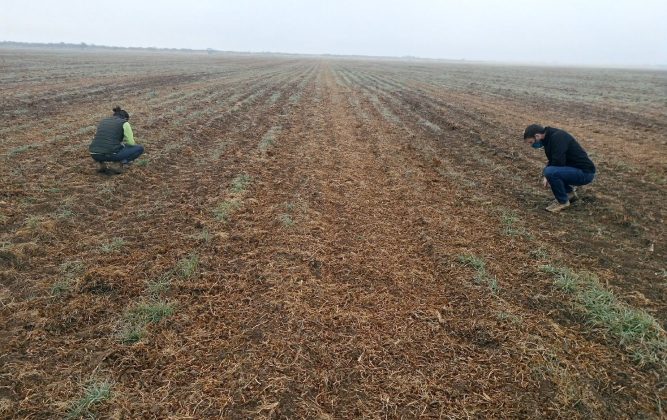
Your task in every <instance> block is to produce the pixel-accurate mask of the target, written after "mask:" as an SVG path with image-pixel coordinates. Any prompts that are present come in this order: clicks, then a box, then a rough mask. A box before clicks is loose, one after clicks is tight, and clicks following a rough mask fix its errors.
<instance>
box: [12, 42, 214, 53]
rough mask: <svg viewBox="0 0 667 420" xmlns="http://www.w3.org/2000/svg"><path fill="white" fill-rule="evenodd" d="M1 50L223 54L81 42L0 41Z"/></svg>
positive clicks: (208, 50)
mask: <svg viewBox="0 0 667 420" xmlns="http://www.w3.org/2000/svg"><path fill="white" fill-rule="evenodd" d="M0 48H49V49H51V48H53V49H67V50H71V49H76V50H83V49H96V50H120V51H183V52H208V53H214V52H223V51H218V50H214V49H212V48H207V49H205V50H195V49H190V48H157V47H110V46H107V45H95V44H87V43H85V42H81V43H79V44H72V43H68V42H16V41H0Z"/></svg>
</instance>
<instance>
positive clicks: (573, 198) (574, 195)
mask: <svg viewBox="0 0 667 420" xmlns="http://www.w3.org/2000/svg"><path fill="white" fill-rule="evenodd" d="M567 199H568V200H570V203H574V202H575V201H577V200H578V199H579V196H578V195H577V190H576V189H572V192H569V193H567Z"/></svg>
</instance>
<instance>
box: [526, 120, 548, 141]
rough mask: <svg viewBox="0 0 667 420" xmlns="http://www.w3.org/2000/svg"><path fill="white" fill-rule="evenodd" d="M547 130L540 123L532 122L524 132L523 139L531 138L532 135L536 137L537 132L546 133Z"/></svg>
mask: <svg viewBox="0 0 667 420" xmlns="http://www.w3.org/2000/svg"><path fill="white" fill-rule="evenodd" d="M545 131H546V128H544V127H542V126H541V125H539V124H531V125H529V126H528V127H526V129H525V130H524V132H523V139H524V140H526V139H529V138H531V137H535V134H544V132H545Z"/></svg>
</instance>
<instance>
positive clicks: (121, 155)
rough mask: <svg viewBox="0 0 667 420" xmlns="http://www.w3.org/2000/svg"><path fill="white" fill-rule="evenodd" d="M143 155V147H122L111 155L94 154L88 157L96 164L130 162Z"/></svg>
mask: <svg viewBox="0 0 667 420" xmlns="http://www.w3.org/2000/svg"><path fill="white" fill-rule="evenodd" d="M142 153H144V146H141V145H136V146H123V148H122V149H120V150H119V151H118V152H116V153H113V154H108V155H107V154H99V153H94V154H91V155H90V156H91V157H92V158H93V159H94V160H95V161H97V162H123V163H127V162H131V161H133V160H135V159H136V158H138V157H139V156H141V154H142Z"/></svg>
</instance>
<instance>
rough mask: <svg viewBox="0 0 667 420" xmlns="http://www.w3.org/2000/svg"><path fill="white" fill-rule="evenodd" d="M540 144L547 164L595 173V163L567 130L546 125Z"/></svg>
mask: <svg viewBox="0 0 667 420" xmlns="http://www.w3.org/2000/svg"><path fill="white" fill-rule="evenodd" d="M542 144H543V145H544V153H546V155H547V159H549V163H548V166H570V167H573V168H579V169H581V170H582V171H584V172H587V173H595V165H594V164H593V162H592V161H591V159H590V158H589V157H588V154H587V153H586V151H585V150H584V149H583V148H582V147H581V146H580V145H579V143H577V139H575V138H574V137H573V136H572V135H571V134H570V133H568V132H567V131H564V130H560V129H558V128H552V127H547V129H546V132H545V137H544V140H542Z"/></svg>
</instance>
